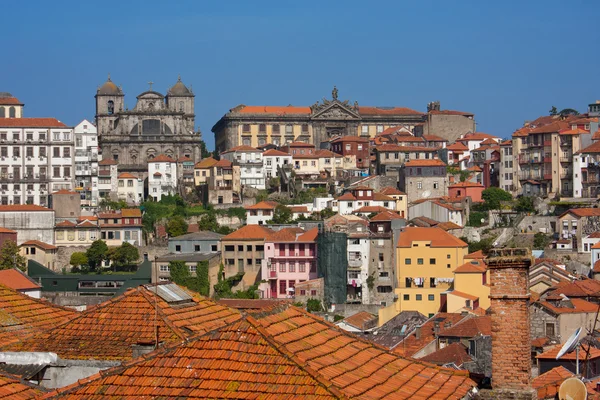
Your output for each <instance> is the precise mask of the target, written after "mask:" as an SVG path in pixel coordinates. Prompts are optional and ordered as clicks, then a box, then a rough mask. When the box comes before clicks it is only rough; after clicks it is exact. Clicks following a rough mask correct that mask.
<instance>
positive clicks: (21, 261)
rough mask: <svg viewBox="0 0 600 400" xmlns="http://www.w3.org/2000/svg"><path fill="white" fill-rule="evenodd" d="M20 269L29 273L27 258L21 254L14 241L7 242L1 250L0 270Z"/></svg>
mask: <svg viewBox="0 0 600 400" xmlns="http://www.w3.org/2000/svg"><path fill="white" fill-rule="evenodd" d="M11 268H18V269H20V270H21V271H27V258H25V257H24V256H22V255H21V254H20V253H19V246H17V243H16V242H15V241H13V240H10V239H9V240H6V241H5V242H4V244H3V245H2V248H1V249H0V269H11Z"/></svg>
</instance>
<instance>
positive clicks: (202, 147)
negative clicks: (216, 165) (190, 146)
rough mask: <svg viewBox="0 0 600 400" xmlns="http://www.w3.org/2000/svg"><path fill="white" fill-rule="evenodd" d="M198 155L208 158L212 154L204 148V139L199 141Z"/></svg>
mask: <svg viewBox="0 0 600 400" xmlns="http://www.w3.org/2000/svg"><path fill="white" fill-rule="evenodd" d="M200 156H201V157H202V158H208V157H210V156H212V153H211V152H210V151H208V149H207V148H206V142H205V141H204V140H201V141H200Z"/></svg>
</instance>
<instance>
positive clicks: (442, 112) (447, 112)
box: [429, 110, 475, 117]
mask: <svg viewBox="0 0 600 400" xmlns="http://www.w3.org/2000/svg"><path fill="white" fill-rule="evenodd" d="M429 114H433V115H463V116H467V117H469V116H474V115H475V114H473V113H470V112H464V111H456V110H431V111H429Z"/></svg>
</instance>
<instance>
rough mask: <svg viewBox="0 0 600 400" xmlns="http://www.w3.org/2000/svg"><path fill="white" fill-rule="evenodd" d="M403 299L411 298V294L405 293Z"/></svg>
mask: <svg viewBox="0 0 600 400" xmlns="http://www.w3.org/2000/svg"><path fill="white" fill-rule="evenodd" d="M402 300H406V301H408V300H410V294H405V295H403V296H402Z"/></svg>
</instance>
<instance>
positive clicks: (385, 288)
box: [377, 286, 392, 293]
mask: <svg viewBox="0 0 600 400" xmlns="http://www.w3.org/2000/svg"><path fill="white" fill-rule="evenodd" d="M377 293H392V287H391V286H377Z"/></svg>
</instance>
